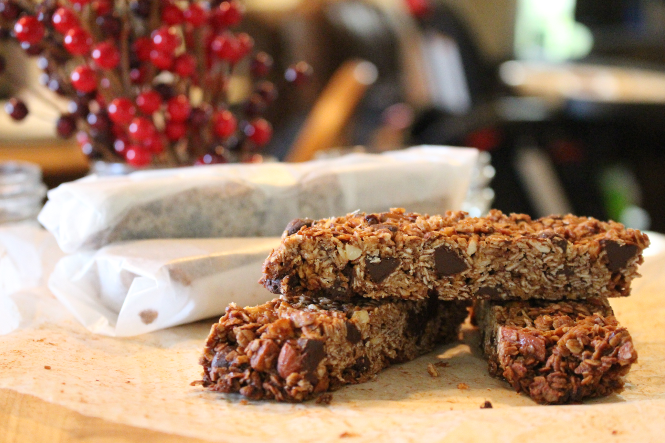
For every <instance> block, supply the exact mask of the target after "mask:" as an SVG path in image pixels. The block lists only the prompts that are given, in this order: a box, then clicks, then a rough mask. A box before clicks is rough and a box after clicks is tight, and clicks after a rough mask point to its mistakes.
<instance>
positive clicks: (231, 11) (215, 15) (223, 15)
mask: <svg viewBox="0 0 665 443" xmlns="http://www.w3.org/2000/svg"><path fill="white" fill-rule="evenodd" d="M243 13H244V10H243V7H242V6H241V5H240V3H238V2H237V1H235V0H231V1H228V2H223V3H222V4H220V5H219V7H217V8H216V9H214V10H213V11H212V12H211V17H210V24H211V25H212V26H214V27H216V28H226V27H229V26H235V25H237V24H238V23H240V22H241V21H242V16H243Z"/></svg>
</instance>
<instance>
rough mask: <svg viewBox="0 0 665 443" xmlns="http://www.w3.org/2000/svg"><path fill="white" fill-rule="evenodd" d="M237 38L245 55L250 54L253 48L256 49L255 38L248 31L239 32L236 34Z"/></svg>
mask: <svg viewBox="0 0 665 443" xmlns="http://www.w3.org/2000/svg"><path fill="white" fill-rule="evenodd" d="M236 40H238V44H239V45H240V50H241V51H242V53H243V54H242V55H243V57H244V56H245V55H247V54H249V53H250V52H251V51H252V49H254V39H253V38H252V37H251V36H250V35H249V34H247V33H246V32H241V33H240V34H238V35H237V36H236Z"/></svg>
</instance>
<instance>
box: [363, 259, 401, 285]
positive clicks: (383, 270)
mask: <svg viewBox="0 0 665 443" xmlns="http://www.w3.org/2000/svg"><path fill="white" fill-rule="evenodd" d="M370 260H373V258H372V257H367V258H366V259H365V266H366V269H367V273H368V274H369V278H370V279H372V281H373V282H374V283H381V282H382V281H383V280H385V279H386V278H387V277H388V276H389V275H390V274H392V273H393V272H394V271H395V269H397V267H398V266H399V260H398V259H396V258H392V257H385V258H382V259H381V261H378V262H376V263H372V262H371V261H370Z"/></svg>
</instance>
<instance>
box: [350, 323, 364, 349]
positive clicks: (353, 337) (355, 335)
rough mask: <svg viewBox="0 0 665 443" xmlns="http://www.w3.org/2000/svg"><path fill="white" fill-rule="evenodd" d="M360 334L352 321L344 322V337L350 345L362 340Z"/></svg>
mask: <svg viewBox="0 0 665 443" xmlns="http://www.w3.org/2000/svg"><path fill="white" fill-rule="evenodd" d="M362 338H363V337H362V335H361V334H360V329H358V327H357V326H356V325H354V324H353V323H351V322H349V321H347V322H346V339H347V340H348V342H349V343H351V344H352V345H355V344H356V343H358V342H359V341H360V340H362Z"/></svg>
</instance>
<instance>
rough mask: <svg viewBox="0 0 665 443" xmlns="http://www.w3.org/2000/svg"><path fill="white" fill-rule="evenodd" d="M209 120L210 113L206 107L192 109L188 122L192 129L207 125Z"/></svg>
mask: <svg viewBox="0 0 665 443" xmlns="http://www.w3.org/2000/svg"><path fill="white" fill-rule="evenodd" d="M209 118H210V113H209V111H208V108H206V107H199V108H193V109H192V111H191V112H190V113H189V122H190V123H191V125H192V126H193V127H194V128H201V127H203V126H205V124H206V123H208V120H209Z"/></svg>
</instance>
